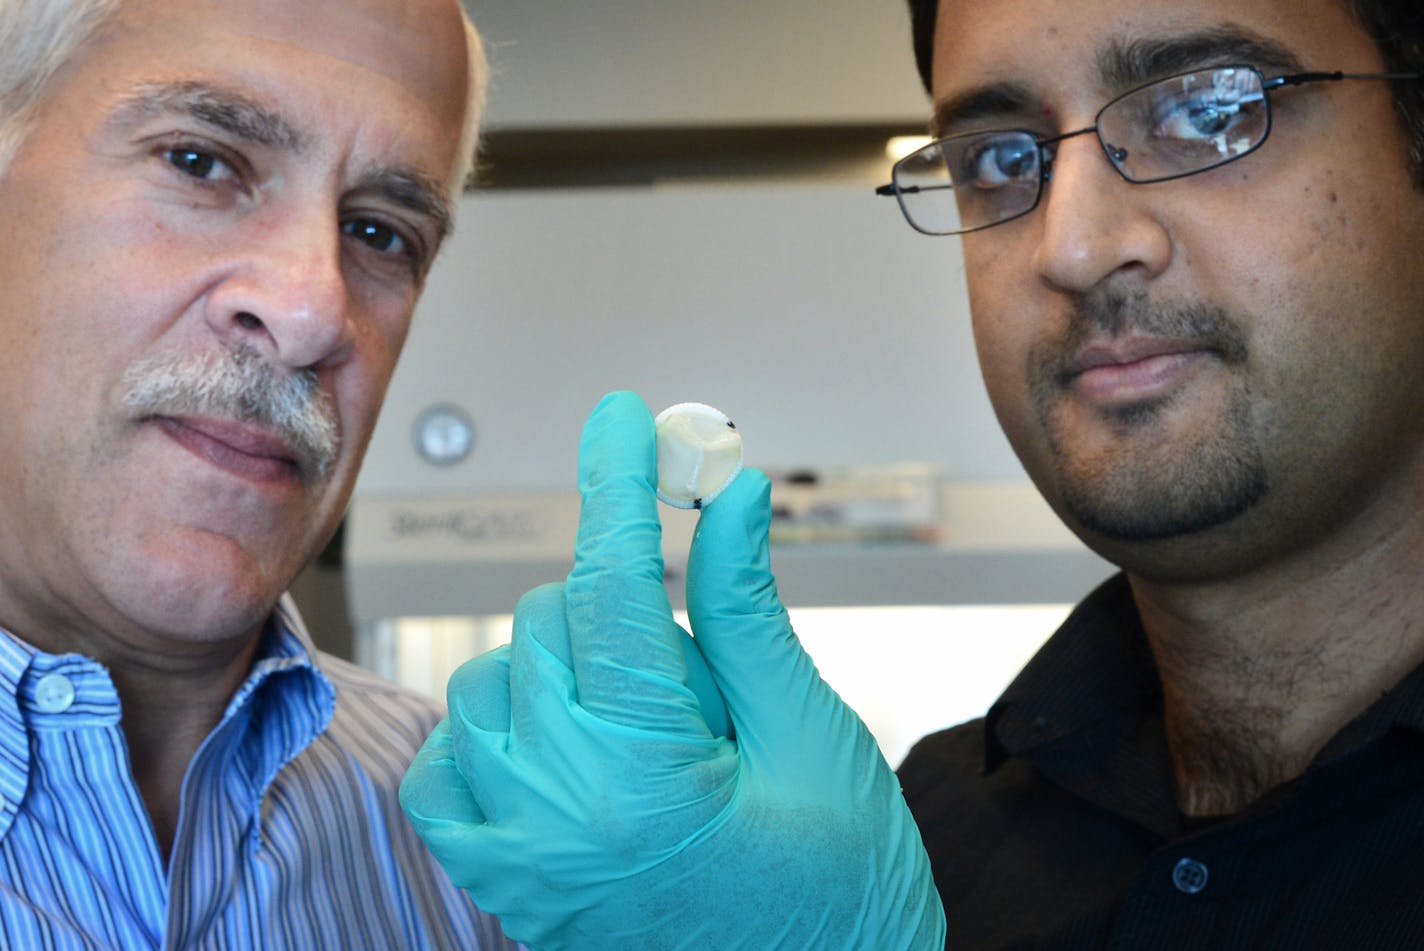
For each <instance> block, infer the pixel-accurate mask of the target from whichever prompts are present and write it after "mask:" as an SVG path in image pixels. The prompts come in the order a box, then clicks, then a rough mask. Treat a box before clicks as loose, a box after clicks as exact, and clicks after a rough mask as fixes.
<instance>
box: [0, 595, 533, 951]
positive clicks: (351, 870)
mask: <svg viewBox="0 0 1424 951" xmlns="http://www.w3.org/2000/svg"><path fill="white" fill-rule="evenodd" d="M318 663H319V664H320V669H319V668H318V666H317V665H318ZM440 715H441V711H440V710H439V709H438V707H437V706H436V705H435V704H433V703H431V702H430V701H429V700H427V699H425V698H423V697H420V696H418V695H416V694H414V693H412V692H410V691H406V690H404V689H402V688H399V687H396V686H394V685H392V684H389V683H386V682H384V681H382V680H380V679H378V678H376V677H374V676H373V675H371V674H368V673H366V672H364V671H362V670H360V669H359V668H356V667H355V666H353V665H351V664H347V663H345V662H343V661H340V660H337V659H335V658H332V657H328V656H325V655H320V654H318V653H317V652H316V651H315V649H314V648H313V647H312V646H311V643H310V640H309V639H308V638H307V635H306V632H305V631H304V630H303V629H302V626H301V622H300V621H299V620H298V618H297V616H296V612H295V610H294V608H293V607H292V605H291V604H290V602H287V601H284V602H283V604H282V605H280V606H279V608H278V610H277V612H276V613H275V614H274V617H273V623H272V624H270V625H269V627H268V632H267V635H266V636H265V637H264V639H263V644H262V648H261V651H260V656H259V658H258V660H257V661H256V662H255V663H254V665H253V668H252V671H251V673H250V675H249V676H248V678H247V680H246V681H245V682H244V683H243V685H242V687H241V688H239V690H238V691H237V693H236V694H235V695H234V696H233V698H232V700H231V702H230V703H229V704H228V707H227V710H226V712H225V714H224V716H223V719H222V721H221V723H219V724H218V726H217V727H216V728H215V729H214V730H213V732H212V733H211V734H209V735H208V737H207V739H206V740H205V741H204V742H203V744H202V747H201V748H200V749H199V751H198V753H197V755H196V756H195V757H194V759H193V761H192V763H191V764H189V767H188V772H187V775H186V776H185V777H184V781H183V794H182V807H181V813H180V817H179V820H178V828H177V831H176V835H175V837H174V843H173V852H172V855H171V859H170V861H169V862H168V863H165V861H164V856H162V855H161V854H160V853H159V849H158V845H157V841H156V839H155V838H154V835H153V830H152V826H151V824H150V822H149V818H148V814H147V812H146V811H145V808H144V804H143V799H142V797H141V796H140V795H139V791H138V787H137V785H136V784H135V782H134V778H133V774H132V772H131V770H130V768H129V761H128V753H127V747H126V745H125V741H124V735H123V732H122V730H121V729H120V726H119V720H120V713H119V697H118V694H117V693H116V692H115V690H114V686H113V682H112V681H111V680H110V678H109V674H108V672H107V671H106V670H105V668H104V667H102V666H101V665H99V664H97V663H95V662H94V661H92V660H89V659H87V658H85V657H81V656H79V655H77V654H67V655H63V656H55V655H50V654H44V653H40V652H38V651H36V650H35V649H34V648H32V647H30V646H29V645H27V644H25V643H23V642H21V641H20V640H18V639H17V638H15V637H13V636H11V635H9V634H8V633H6V632H4V631H0V941H3V946H4V947H6V948H16V949H25V951H30V949H50V948H54V949H65V951H68V949H99V948H103V949H112V948H121V949H148V948H152V949H160V948H162V949H179V948H182V949H200V948H208V949H229V951H233V949H249V948H274V949H288V948H290V949H301V951H307V949H320V948H332V949H341V951H348V949H366V948H370V949H381V951H391V949H407V948H438V949H445V948H449V949H467V948H507V947H517V945H514V944H513V943H512V942H510V941H508V940H507V939H505V938H504V937H503V936H502V934H501V932H500V930H499V925H498V923H497V922H496V921H495V919H493V918H492V917H489V916H486V915H483V914H482V913H480V912H479V911H478V910H476V909H475V908H474V906H473V905H472V904H471V903H470V900H469V898H468V897H467V896H466V895H465V894H464V893H463V892H462V891H460V890H459V889H457V888H455V887H454V886H453V885H451V884H450V881H449V879H448V878H447V877H446V875H445V873H444V872H443V871H441V870H440V868H439V867H438V866H437V865H436V864H435V861H434V860H433V859H432V858H431V857H430V855H429V853H428V852H427V851H426V850H425V847H424V846H423V845H422V844H421V843H420V841H419V839H418V838H417V837H416V835H415V832H414V830H412V829H411V827H410V825H409V824H408V822H407V821H406V819H405V817H404V816H403V815H402V814H401V811H400V806H399V804H398V803H397V801H396V791H397V788H398V787H399V784H400V778H401V774H402V773H403V772H404V770H405V767H406V764H407V763H409V762H410V759H411V758H412V757H413V756H414V754H415V751H416V749H418V748H419V746H420V743H421V742H422V741H423V740H424V738H425V736H426V734H428V733H429V731H430V730H431V729H432V728H433V727H434V726H435V723H436V722H437V720H438V719H439V717H440Z"/></svg>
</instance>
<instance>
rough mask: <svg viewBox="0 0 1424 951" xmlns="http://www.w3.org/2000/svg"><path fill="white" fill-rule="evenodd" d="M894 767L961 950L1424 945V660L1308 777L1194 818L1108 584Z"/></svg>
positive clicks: (1139, 636) (1127, 595)
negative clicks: (981, 703)
mask: <svg viewBox="0 0 1424 951" xmlns="http://www.w3.org/2000/svg"><path fill="white" fill-rule="evenodd" d="M899 774H900V781H901V784H902V785H903V786H904V789H905V798H906V799H907V800H908V802H909V804H910V809H911V811H912V812H913V813H914V815H915V819H916V821H917V822H918V823H919V827H920V832H921V834H922V835H923V837H924V841H925V847H926V849H928V851H929V856H930V861H931V864H932V866H933V868H934V874H935V881H936V883H937V885H938V886H939V890H940V895H941V897H942V898H943V900H944V905H945V913H946V915H947V917H948V919H949V942H948V946H949V947H950V948H954V949H956V951H958V949H966V948H969V949H973V948H994V949H1013V948H1052V949H1065V951H1068V949H1078V948H1150V949H1166V948H1211V949H1234V948H1279V949H1287V948H1288V949H1302V948H1322V949H1325V948H1328V949H1345V951H1353V949H1376V948H1420V949H1424V668H1421V669H1420V670H1415V671H1414V672H1412V673H1410V674H1408V676H1406V677H1404V679H1403V680H1402V681H1401V682H1400V683H1399V685H1398V686H1396V687H1395V688H1394V689H1393V690H1392V691H1390V692H1389V693H1388V694H1386V695H1385V696H1384V697H1383V698H1382V699H1381V700H1380V701H1379V702H1377V703H1376V704H1375V705H1374V706H1373V707H1371V708H1370V709H1369V710H1368V711H1367V712H1366V713H1365V714H1363V715H1362V716H1361V717H1360V718H1359V719H1357V720H1355V721H1354V722H1353V723H1351V724H1349V725H1348V726H1346V727H1345V729H1343V730H1341V731H1340V733H1339V734H1337V735H1336V736H1335V737H1334V738H1333V739H1332V740H1331V741H1330V742H1329V743H1328V744H1327V745H1326V747H1325V748H1324V749H1323V750H1322V751H1321V753H1320V754H1319V755H1318V756H1317V757H1316V760H1315V762H1314V763H1313V764H1312V766H1311V768H1310V769H1309V770H1308V771H1307V772H1306V774H1305V775H1304V776H1302V777H1301V778H1300V779H1297V780H1295V781H1294V782H1291V783H1288V784H1286V785H1284V786H1281V787H1279V788H1277V789H1275V790H1273V791H1272V792H1270V793H1269V794H1267V795H1266V796H1265V797H1263V798H1262V799H1261V800H1260V801H1258V802H1256V803H1254V804H1253V805H1252V806H1251V807H1249V808H1248V809H1246V810H1245V811H1244V812H1242V813H1240V814H1238V815H1236V816H1233V817H1230V818H1226V819H1220V820H1215V821H1204V820H1194V819H1190V818H1187V817H1184V816H1183V815H1182V814H1181V813H1180V812H1179V810H1178V809H1177V805H1176V793H1175V788H1174V785H1173V779H1172V770H1171V765H1170V762H1169V760H1168V756H1167V746H1166V741H1165V738H1164V735H1163V727H1162V700H1161V690H1160V686H1159V681H1158V678H1157V672H1156V668H1155V666H1154V664H1153V661H1152V656H1151V654H1150V652H1149V651H1148V649H1147V644H1146V639H1145V637H1144V635H1143V632H1142V625H1141V621H1140V620H1139V618H1138V615H1137V611H1136V608H1135V607H1134V605H1133V602H1132V596H1131V592H1130V590H1129V588H1128V585H1127V581H1126V579H1125V578H1124V577H1122V576H1118V577H1115V578H1113V579H1111V580H1109V581H1108V582H1106V583H1105V584H1104V585H1103V586H1102V587H1101V588H1099V589H1098V590H1097V591H1095V592H1094V593H1093V594H1092V595H1091V596H1090V597H1089V598H1088V599H1087V600H1086V601H1084V602H1083V603H1082V604H1081V605H1079V607H1078V608H1077V610H1075V611H1074V612H1073V614H1072V615H1071V616H1070V617H1069V618H1068V620H1067V621H1066V622H1064V624H1063V627H1062V628H1060V629H1059V631H1058V632H1057V633H1056V634H1054V636H1053V637H1052V638H1050V639H1049V642H1048V643H1047V644H1045V645H1044V647H1043V649H1042V650H1041V651H1040V652H1039V653H1038V655H1037V656H1035V657H1034V659H1033V660H1032V661H1031V662H1030V663H1029V665H1028V666H1027V667H1026V668H1025V669H1024V671H1023V673H1022V674H1020V675H1019V677H1018V678H1017V679H1016V680H1015V681H1014V683H1013V684H1012V685H1011V686H1010V687H1009V689H1008V690H1007V691H1006V692H1005V693H1004V695H1003V696H1002V697H1001V698H1000V699H999V701H998V703H996V704H995V705H994V706H993V708H992V709H991V710H990V711H989V715H988V716H987V717H986V718H985V719H983V720H976V721H973V722H971V723H968V724H965V725H963V726H959V727H955V728H954V729H950V730H946V731H944V732H941V733H936V734H933V735H931V736H929V737H926V738H925V739H923V740H921V741H920V742H919V743H918V744H916V746H915V748H914V749H912V750H911V751H910V754H909V756H908V757H906V759H905V762H904V764H903V765H902V766H901V767H900V771H899Z"/></svg>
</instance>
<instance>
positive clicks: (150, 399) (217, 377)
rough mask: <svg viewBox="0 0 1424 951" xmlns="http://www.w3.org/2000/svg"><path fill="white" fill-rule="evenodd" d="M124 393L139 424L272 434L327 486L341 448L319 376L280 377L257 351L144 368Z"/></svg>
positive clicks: (129, 377)
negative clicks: (187, 422)
mask: <svg viewBox="0 0 1424 951" xmlns="http://www.w3.org/2000/svg"><path fill="white" fill-rule="evenodd" d="M122 392H123V401H124V405H125V407H127V409H128V410H129V412H130V413H131V414H132V415H133V416H134V417H135V418H144V417H153V416H184V415H199V416H210V417H213V418H216V419H230V420H237V421H239V422H244V423H255V424H257V425H260V426H263V427H266V428H267V429H270V430H272V431H273V432H274V433H276V434H277V435H278V436H279V437H280V438H281V439H282V440H283V441H284V442H285V443H286V444H287V446H288V448H289V449H290V450H291V451H292V454H293V456H294V457H295V461H296V463H297V467H298V469H299V470H300V471H301V473H302V476H303V478H305V479H306V480H307V481H308V482H310V483H319V482H322V481H324V480H325V479H326V477H327V475H328V474H329V473H330V472H331V468H332V466H333V465H334V463H335V461H336V456H337V452H338V449H339V448H340V440H339V438H338V435H337V433H338V431H339V430H338V427H337V423H336V413H335V411H334V410H333V408H332V406H331V401H330V400H329V399H328V398H327V397H326V395H325V394H324V393H323V392H322V390H321V387H320V385H319V383H318V381H317V376H316V374H315V373H314V372H312V371H310V370H301V371H297V372H285V371H282V370H279V369H277V368H276V367H274V366H273V365H272V364H271V363H269V362H268V361H267V360H265V359H264V358H263V357H262V356H261V355H260V354H258V353H257V352H256V351H255V350H252V349H250V348H246V347H239V348H236V349H231V350H215V351H209V352H206V353H201V354H196V355H172V356H161V357H154V358H151V359H147V360H141V361H139V362H138V363H135V364H134V365H133V366H131V367H129V369H128V371H127V372H126V373H125V374H124V378H123V382H122Z"/></svg>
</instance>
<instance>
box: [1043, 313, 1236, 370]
mask: <svg viewBox="0 0 1424 951" xmlns="http://www.w3.org/2000/svg"><path fill="white" fill-rule="evenodd" d="M1126 335H1140V336H1143V337H1157V338H1161V339H1164V340H1182V341H1190V342H1193V343H1196V344H1198V345H1200V346H1201V347H1202V348H1203V349H1209V350H1212V351H1214V352H1216V353H1217V354H1218V355H1219V356H1220V358H1221V359H1222V360H1223V361H1224V362H1226V363H1243V362H1245V360H1246V356H1247V352H1248V346H1247V333H1246V329H1245V327H1244V325H1243V324H1242V322H1241V321H1240V320H1239V319H1238V318H1237V317H1236V316H1234V315H1233V314H1231V313H1230V312H1228V311H1227V310H1226V309H1225V308H1222V307H1219V306H1216V305H1212V304H1207V303H1204V302H1201V301H1187V302H1184V303H1167V304H1163V303H1154V302H1153V301H1151V300H1150V299H1149V298H1148V296H1147V294H1146V293H1145V292H1142V291H1137V292H1133V293H1124V292H1121V291H1110V292H1104V293H1099V294H1087V295H1080V296H1079V297H1078V298H1077V300H1075V301H1074V307H1073V310H1072V311H1071V312H1070V313H1069V317H1068V328H1067V330H1066V331H1065V332H1064V334H1063V335H1062V336H1061V337H1060V338H1058V339H1056V340H1053V341H1049V342H1047V343H1044V344H1042V345H1040V346H1039V347H1037V348H1036V349H1035V350H1034V352H1033V355H1032V357H1031V360H1032V366H1033V376H1034V378H1035V379H1037V380H1039V381H1045V382H1046V381H1048V380H1054V381H1059V382H1067V380H1068V378H1069V377H1070V376H1071V373H1070V370H1069V365H1070V363H1071V361H1072V360H1073V359H1074V358H1075V356H1076V355H1077V354H1078V353H1079V352H1080V351H1081V350H1082V349H1083V348H1084V347H1086V346H1087V345H1088V344H1089V343H1091V342H1092V341H1094V340H1101V339H1104V338H1106V339H1112V338H1115V337H1121V336H1126Z"/></svg>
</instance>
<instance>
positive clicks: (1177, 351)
mask: <svg viewBox="0 0 1424 951" xmlns="http://www.w3.org/2000/svg"><path fill="white" fill-rule="evenodd" d="M1217 356H1218V354H1217V352H1216V350H1215V349H1214V348H1213V347H1211V346H1210V345H1208V344H1205V343H1202V342H1201V341H1190V340H1185V341H1184V340H1164V339H1156V338H1129V339H1124V340H1112V341H1103V342H1099V343H1094V344H1089V345H1088V346H1086V347H1084V348H1082V349H1081V350H1079V351H1078V352H1077V353H1076V354H1075V355H1074V356H1073V357H1072V358H1071V359H1070V360H1069V361H1068V362H1067V363H1066V365H1065V366H1064V368H1063V373H1062V374H1061V376H1060V380H1061V381H1062V383H1063V384H1064V385H1065V386H1066V387H1067V388H1069V389H1071V390H1072V391H1073V392H1074V393H1076V394H1078V395H1079V396H1081V397H1084V398H1086V399H1088V400H1090V401H1092V402H1095V403H1108V404H1122V403H1127V402H1133V401H1140V400H1143V399H1151V398H1153V397H1158V396H1161V395H1164V394H1165V393H1166V392H1167V391H1168V390H1169V389H1171V388H1172V387H1173V386H1175V385H1177V384H1178V383H1179V382H1180V381H1181V380H1182V379H1183V378H1184V377H1185V376H1186V375H1187V374H1188V373H1190V372H1192V371H1193V370H1195V369H1197V368H1199V367H1200V366H1201V365H1202V364H1203V363H1204V362H1205V361H1207V360H1212V359H1215V358H1216V357H1217Z"/></svg>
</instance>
